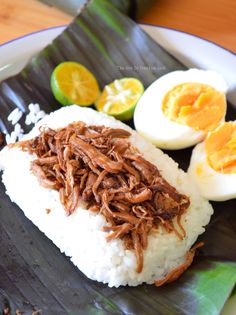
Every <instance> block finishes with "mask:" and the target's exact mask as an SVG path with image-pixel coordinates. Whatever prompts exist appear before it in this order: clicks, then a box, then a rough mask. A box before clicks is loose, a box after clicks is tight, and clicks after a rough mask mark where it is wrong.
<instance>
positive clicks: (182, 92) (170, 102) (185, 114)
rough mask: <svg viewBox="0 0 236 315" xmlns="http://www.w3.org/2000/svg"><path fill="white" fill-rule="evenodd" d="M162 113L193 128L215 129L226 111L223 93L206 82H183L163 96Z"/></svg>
mask: <svg viewBox="0 0 236 315" xmlns="http://www.w3.org/2000/svg"><path fill="white" fill-rule="evenodd" d="M162 110H163V113H164V115H165V116H166V117H167V118H168V119H170V120H173V121H175V122H177V123H180V124H184V125H188V126H190V127H192V128H194V129H195V130H203V131H210V130H213V129H215V128H216V127H217V126H218V125H219V123H220V122H221V120H222V118H224V116H225V112H226V99H225V95H224V93H221V92H219V91H217V90H216V89H214V88H212V87H211V86H209V85H207V84H201V83H194V82H193V83H184V84H180V85H177V86H175V87H174V88H173V89H172V90H170V91H169V92H168V93H167V94H166V95H165V97H164V100H163V103H162Z"/></svg>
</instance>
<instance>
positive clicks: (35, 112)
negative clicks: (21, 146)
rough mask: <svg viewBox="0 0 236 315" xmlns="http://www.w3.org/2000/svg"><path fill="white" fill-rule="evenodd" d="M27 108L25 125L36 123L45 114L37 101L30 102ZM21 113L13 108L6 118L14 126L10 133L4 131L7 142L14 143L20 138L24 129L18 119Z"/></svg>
mask: <svg viewBox="0 0 236 315" xmlns="http://www.w3.org/2000/svg"><path fill="white" fill-rule="evenodd" d="M28 109H29V113H28V114H27V115H26V117H25V124H26V125H31V124H36V123H37V122H39V121H40V120H41V119H42V118H43V117H44V116H45V115H46V113H45V112H44V111H43V110H41V109H40V106H39V104H37V103H35V104H34V103H30V104H29V106H28ZM23 114H24V113H23V112H22V111H21V110H20V109H19V108H15V109H14V110H13V111H12V112H11V113H10V114H9V116H8V117H7V120H8V121H10V122H11V124H12V125H13V126H14V130H13V131H12V132H11V133H5V138H6V143H7V144H10V143H15V142H16V141H18V140H20V139H21V138H22V136H23V134H24V131H23V129H22V128H21V125H20V124H19V123H18V121H19V120H20V119H21V117H22V116H23Z"/></svg>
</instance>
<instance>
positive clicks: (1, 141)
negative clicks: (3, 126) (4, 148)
mask: <svg viewBox="0 0 236 315" xmlns="http://www.w3.org/2000/svg"><path fill="white" fill-rule="evenodd" d="M3 143H4V135H3V133H2V132H1V131H0V146H1V145H3Z"/></svg>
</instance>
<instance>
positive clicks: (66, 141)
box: [20, 122, 189, 272]
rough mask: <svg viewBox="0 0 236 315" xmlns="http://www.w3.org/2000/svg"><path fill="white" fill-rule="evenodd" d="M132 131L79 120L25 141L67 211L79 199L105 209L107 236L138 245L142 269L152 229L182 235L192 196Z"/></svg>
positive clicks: (133, 246)
mask: <svg viewBox="0 0 236 315" xmlns="http://www.w3.org/2000/svg"><path fill="white" fill-rule="evenodd" d="M129 136H130V133H129V132H128V131H126V130H123V129H113V128H108V127H104V126H88V125H86V124H85V123H83V122H76V123H73V124H70V125H68V126H67V127H66V128H62V129H58V130H53V129H49V128H47V129H45V128H42V129H41V130H40V135H39V136H38V137H36V138H34V139H32V140H29V141H24V142H21V143H20V146H21V148H22V149H23V150H26V151H28V152H30V153H31V154H33V153H34V154H36V156H37V158H36V159H35V160H34V161H33V162H32V165H31V169H32V172H33V174H34V175H35V176H36V177H37V178H38V180H39V182H40V184H41V185H42V186H44V187H46V188H50V189H56V190H58V191H59V194H60V200H61V203H62V204H63V206H64V209H65V211H66V213H67V214H68V215H70V214H72V213H73V212H74V211H75V209H76V207H77V206H78V204H79V203H80V202H83V203H85V204H86V208H87V209H88V210H90V211H94V212H98V213H101V214H102V215H103V216H104V217H105V218H106V221H107V222H108V223H109V226H104V231H107V232H111V233H109V234H108V236H107V240H108V241H110V240H112V239H115V238H120V239H122V240H123V242H124V245H125V247H126V248H127V249H131V250H134V251H135V254H136V258H137V269H136V270H137V272H141V271H142V268H143V250H145V249H146V248H147V245H148V234H149V233H150V231H151V230H154V229H155V230H157V229H158V228H159V227H160V226H163V227H164V228H165V229H166V231H167V232H174V233H176V235H177V236H178V237H179V238H180V239H183V237H184V236H185V231H184V228H183V227H182V225H181V215H182V214H183V213H184V211H185V210H186V209H187V208H188V207H189V198H188V197H187V196H185V195H182V194H180V193H178V192H177V190H176V189H175V188H174V187H172V186H171V185H170V184H169V183H168V182H167V181H166V180H165V179H164V178H163V177H162V176H161V174H160V172H159V171H158V169H157V167H156V166H155V165H153V164H151V163H150V162H148V161H147V160H145V159H144V158H143V157H142V154H141V153H140V152H139V151H138V150H137V148H135V147H134V146H132V145H131V143H130V142H129V141H128V138H129ZM174 220H176V222H177V225H178V227H179V228H178V229H177V228H176V227H175V226H176V224H175V225H174V223H173V222H174Z"/></svg>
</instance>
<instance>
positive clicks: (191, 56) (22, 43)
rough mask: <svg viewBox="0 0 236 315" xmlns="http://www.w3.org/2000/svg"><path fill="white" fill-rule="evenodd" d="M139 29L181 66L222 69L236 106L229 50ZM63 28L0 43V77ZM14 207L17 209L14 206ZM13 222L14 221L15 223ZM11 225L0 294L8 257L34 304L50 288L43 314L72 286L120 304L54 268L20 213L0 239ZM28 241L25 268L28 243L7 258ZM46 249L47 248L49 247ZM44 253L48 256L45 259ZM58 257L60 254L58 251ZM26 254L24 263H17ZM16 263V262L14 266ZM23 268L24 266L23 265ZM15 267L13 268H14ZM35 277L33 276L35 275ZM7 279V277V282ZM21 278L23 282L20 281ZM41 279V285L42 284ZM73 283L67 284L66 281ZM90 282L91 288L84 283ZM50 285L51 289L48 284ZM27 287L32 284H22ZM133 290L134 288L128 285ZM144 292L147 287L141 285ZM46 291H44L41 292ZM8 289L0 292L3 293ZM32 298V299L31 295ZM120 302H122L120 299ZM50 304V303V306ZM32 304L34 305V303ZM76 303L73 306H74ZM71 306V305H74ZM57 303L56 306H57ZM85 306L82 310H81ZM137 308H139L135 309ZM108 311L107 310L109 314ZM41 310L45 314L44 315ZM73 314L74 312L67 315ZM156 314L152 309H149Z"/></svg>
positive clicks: (234, 59)
mask: <svg viewBox="0 0 236 315" xmlns="http://www.w3.org/2000/svg"><path fill="white" fill-rule="evenodd" d="M142 28H143V29H144V30H145V31H146V32H147V33H149V35H150V36H151V37H152V38H154V40H156V41H157V42H158V43H159V44H160V45H161V46H163V47H164V48H165V49H166V50H167V51H169V52H170V53H171V54H172V55H174V56H176V57H177V58H178V59H179V60H180V61H182V62H183V63H184V64H186V65H187V66H188V67H199V68H205V69H211V70H216V71H218V72H220V73H221V74H222V75H223V76H224V77H225V79H226V81H227V82H228V85H229V93H228V99H229V100H230V101H231V103H232V104H233V105H234V106H236V77H235V70H234V69H236V55H235V54H233V53H232V52H230V51H228V50H225V49H224V48H222V47H220V46H217V45H215V44H213V43H211V42H209V41H206V40H204V39H201V38H198V37H196V36H193V35H191V34H186V33H182V32H179V31H176V30H172V29H167V28H162V27H155V26H152V25H142ZM64 29H65V26H59V27H55V28H50V29H46V30H42V31H39V32H36V33H32V34H29V35H26V36H24V37H21V38H18V39H15V40H13V41H10V42H8V43H6V44H3V45H1V46H0V81H1V80H3V79H5V78H7V77H9V76H11V75H14V74H16V73H17V72H19V71H20V70H21V69H22V68H23V67H24V66H25V64H26V63H27V62H28V61H29V59H30V58H31V57H32V56H33V55H35V54H36V53H37V52H38V51H40V50H41V49H42V48H44V47H45V46H47V45H48V44H49V43H50V42H51V41H52V40H53V39H54V38H55V37H57V36H58V35H59V34H60V33H61V32H62V31H63V30H64ZM1 194H2V192H1V191H0V200H2V196H1ZM15 208H16V211H18V209H17V207H15ZM15 222H16V223H15ZM13 224H16V225H17V227H16V228H17V229H22V231H23V232H22V233H21V234H22V238H21V239H20V238H19V239H16V240H15V243H14V244H12V243H11V242H9V247H8V248H4V249H2V248H1V257H3V260H2V262H1V261H0V275H1V277H0V297H1V296H2V295H3V293H2V292H1V281H2V283H7V282H9V281H12V279H13V278H12V277H13V275H3V274H2V273H1V263H2V264H3V265H4V263H5V264H6V263H7V259H8V256H9V257H10V258H9V262H12V261H14V259H15V261H17V263H18V266H19V263H20V262H21V264H22V268H23V271H21V270H15V272H14V277H15V276H16V280H15V281H17V277H19V278H20V277H21V278H22V277H25V283H31V282H32V281H34V283H32V290H35V289H36V288H37V287H38V292H37V294H35V296H37V297H38V299H39V297H40V300H37V301H34V303H35V304H37V305H43V303H44V302H45V296H44V294H45V293H42V294H41V292H40V290H42V286H43V284H44V281H47V285H48V287H47V288H46V289H47V290H48V292H50V294H48V296H47V305H45V306H44V311H46V313H47V314H51V309H50V305H56V304H57V303H58V301H61V300H63V294H64V295H67V296H68V294H69V292H68V290H69V289H72V292H76V291H77V290H78V291H80V292H84V294H83V296H85V295H86V291H88V294H87V295H88V296H91V295H93V296H94V300H96V302H97V301H99V303H101V305H102V308H103V309H104V305H106V303H108V304H107V309H108V312H107V313H104V314H112V311H111V309H112V306H111V305H109V300H108V299H106V297H107V296H108V297H109V296H111V294H112V296H113V295H115V294H117V295H116V300H117V303H119V294H118V293H119V290H120V289H116V292H117V293H114V292H115V291H113V290H110V289H109V288H107V287H106V286H103V285H100V284H97V283H96V286H95V285H94V291H93V282H92V281H90V280H89V279H86V277H85V276H83V275H82V276H81V275H80V276H78V272H77V269H76V268H75V267H74V266H72V265H71V263H70V262H69V261H68V259H67V258H66V257H63V259H61V263H62V266H55V265H54V261H53V259H52V258H51V257H48V252H50V253H52V257H56V256H57V257H58V256H60V255H61V254H60V252H59V251H58V250H57V248H56V247H55V246H54V245H53V244H52V243H51V242H50V241H49V240H48V239H47V238H46V237H42V242H40V244H39V243H37V238H38V235H40V234H41V232H40V231H38V229H37V228H35V227H32V224H31V222H30V221H28V220H27V221H26V220H25V217H24V216H23V214H20V215H19V216H17V220H16V214H15V212H13V214H12V221H10V222H9V225H8V226H7V227H6V228H4V231H0V237H1V233H4V235H5V236H4V237H5V239H7V234H8V228H9V229H10V228H11V226H12V225H13ZM27 240H29V242H30V244H28V243H27ZM22 243H27V246H34V248H35V257H32V259H34V260H36V259H37V263H36V264H35V265H34V266H30V268H29V269H27V261H29V259H30V257H29V256H28V252H27V246H25V248H22V253H21V255H20V256H19V257H11V251H12V252H14V253H15V251H14V247H16V248H19V246H20V245H19V244H22ZM48 249H50V251H48ZM46 255H47V257H45V256H46ZM61 256H62V255H61ZM22 257H25V261H24V260H23V261H21V260H22V259H23V258H22ZM42 261H43V262H45V261H46V268H47V272H46V271H45V270H43V269H42V268H41V267H40V266H43V265H44V264H43V263H41V262H42ZM13 267H14V266H13ZM25 268H26V269H25ZM13 270H14V269H13ZM48 270H50V273H48ZM60 270H63V271H65V270H66V271H67V273H66V274H60ZM35 275H36V276H37V278H35ZM56 277H57V285H58V283H59V284H60V288H59V290H55V291H54V289H53V287H54V280H55V278H56ZM81 277H82V278H83V279H85V281H84V284H81V283H80V281H77V279H81ZM9 279H10V280H9ZM21 282H22V280H21ZM40 283H41V284H40ZM70 283H72V286H71V285H68V284H70ZM87 283H89V286H88V285H87ZM50 286H51V287H50ZM26 287H30V285H28V286H26ZM98 287H100V288H101V294H100V295H99V296H98V293H97V291H96V290H97V288H98ZM24 290H25V289H24V288H22V292H24V294H25V291H24ZM130 290H133V289H130ZM144 290H145V288H144ZM44 292H45V291H44ZM129 292H130V291H127V294H128V295H129ZM5 294H6V292H4V296H5ZM8 294H9V296H7V298H8V299H9V300H11V301H14V300H15V301H16V305H19V299H21V300H23V299H24V298H25V302H24V303H25V306H29V308H30V307H31V308H32V307H35V306H34V303H33V304H32V301H31V300H30V301H28V300H27V297H26V295H24V294H22V296H21V297H19V296H18V295H17V291H16V290H15V289H14V287H12V291H11V292H8ZM73 294H74V295H73V297H71V301H72V303H76V300H77V299H79V297H77V296H76V293H73ZM27 296H28V297H29V296H32V297H33V296H34V293H33V292H28V293H27ZM32 299H33V298H32ZM87 302H88V301H86V300H85V301H84V302H83V303H84V304H86V303H87ZM121 302H122V301H121ZM49 303H51V304H49ZM130 303H131V304H130V305H123V306H122V307H123V309H124V310H125V309H126V310H127V312H128V311H129V310H131V309H133V307H134V306H133V305H132V301H131V302H130ZM37 305H36V306H37ZM74 305H76V304H74ZM74 305H72V306H71V308H72V309H73V307H74ZM57 307H58V310H57ZM61 309H65V314H69V313H67V311H66V310H67V309H68V305H66V304H65V305H58V306H56V307H55V309H54V313H53V314H62V313H61V311H60V310H61ZM83 309H84V310H85V308H83ZM96 310H97V309H93V307H92V305H90V304H89V303H88V309H86V314H95V313H94V312H96ZM136 310H138V306H137V308H136ZM110 311H111V312H110ZM46 313H45V314H46ZM71 314H72V313H71ZM132 314H140V313H138V311H137V313H136V312H135V313H134V312H132ZM151 314H154V313H151Z"/></svg>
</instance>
